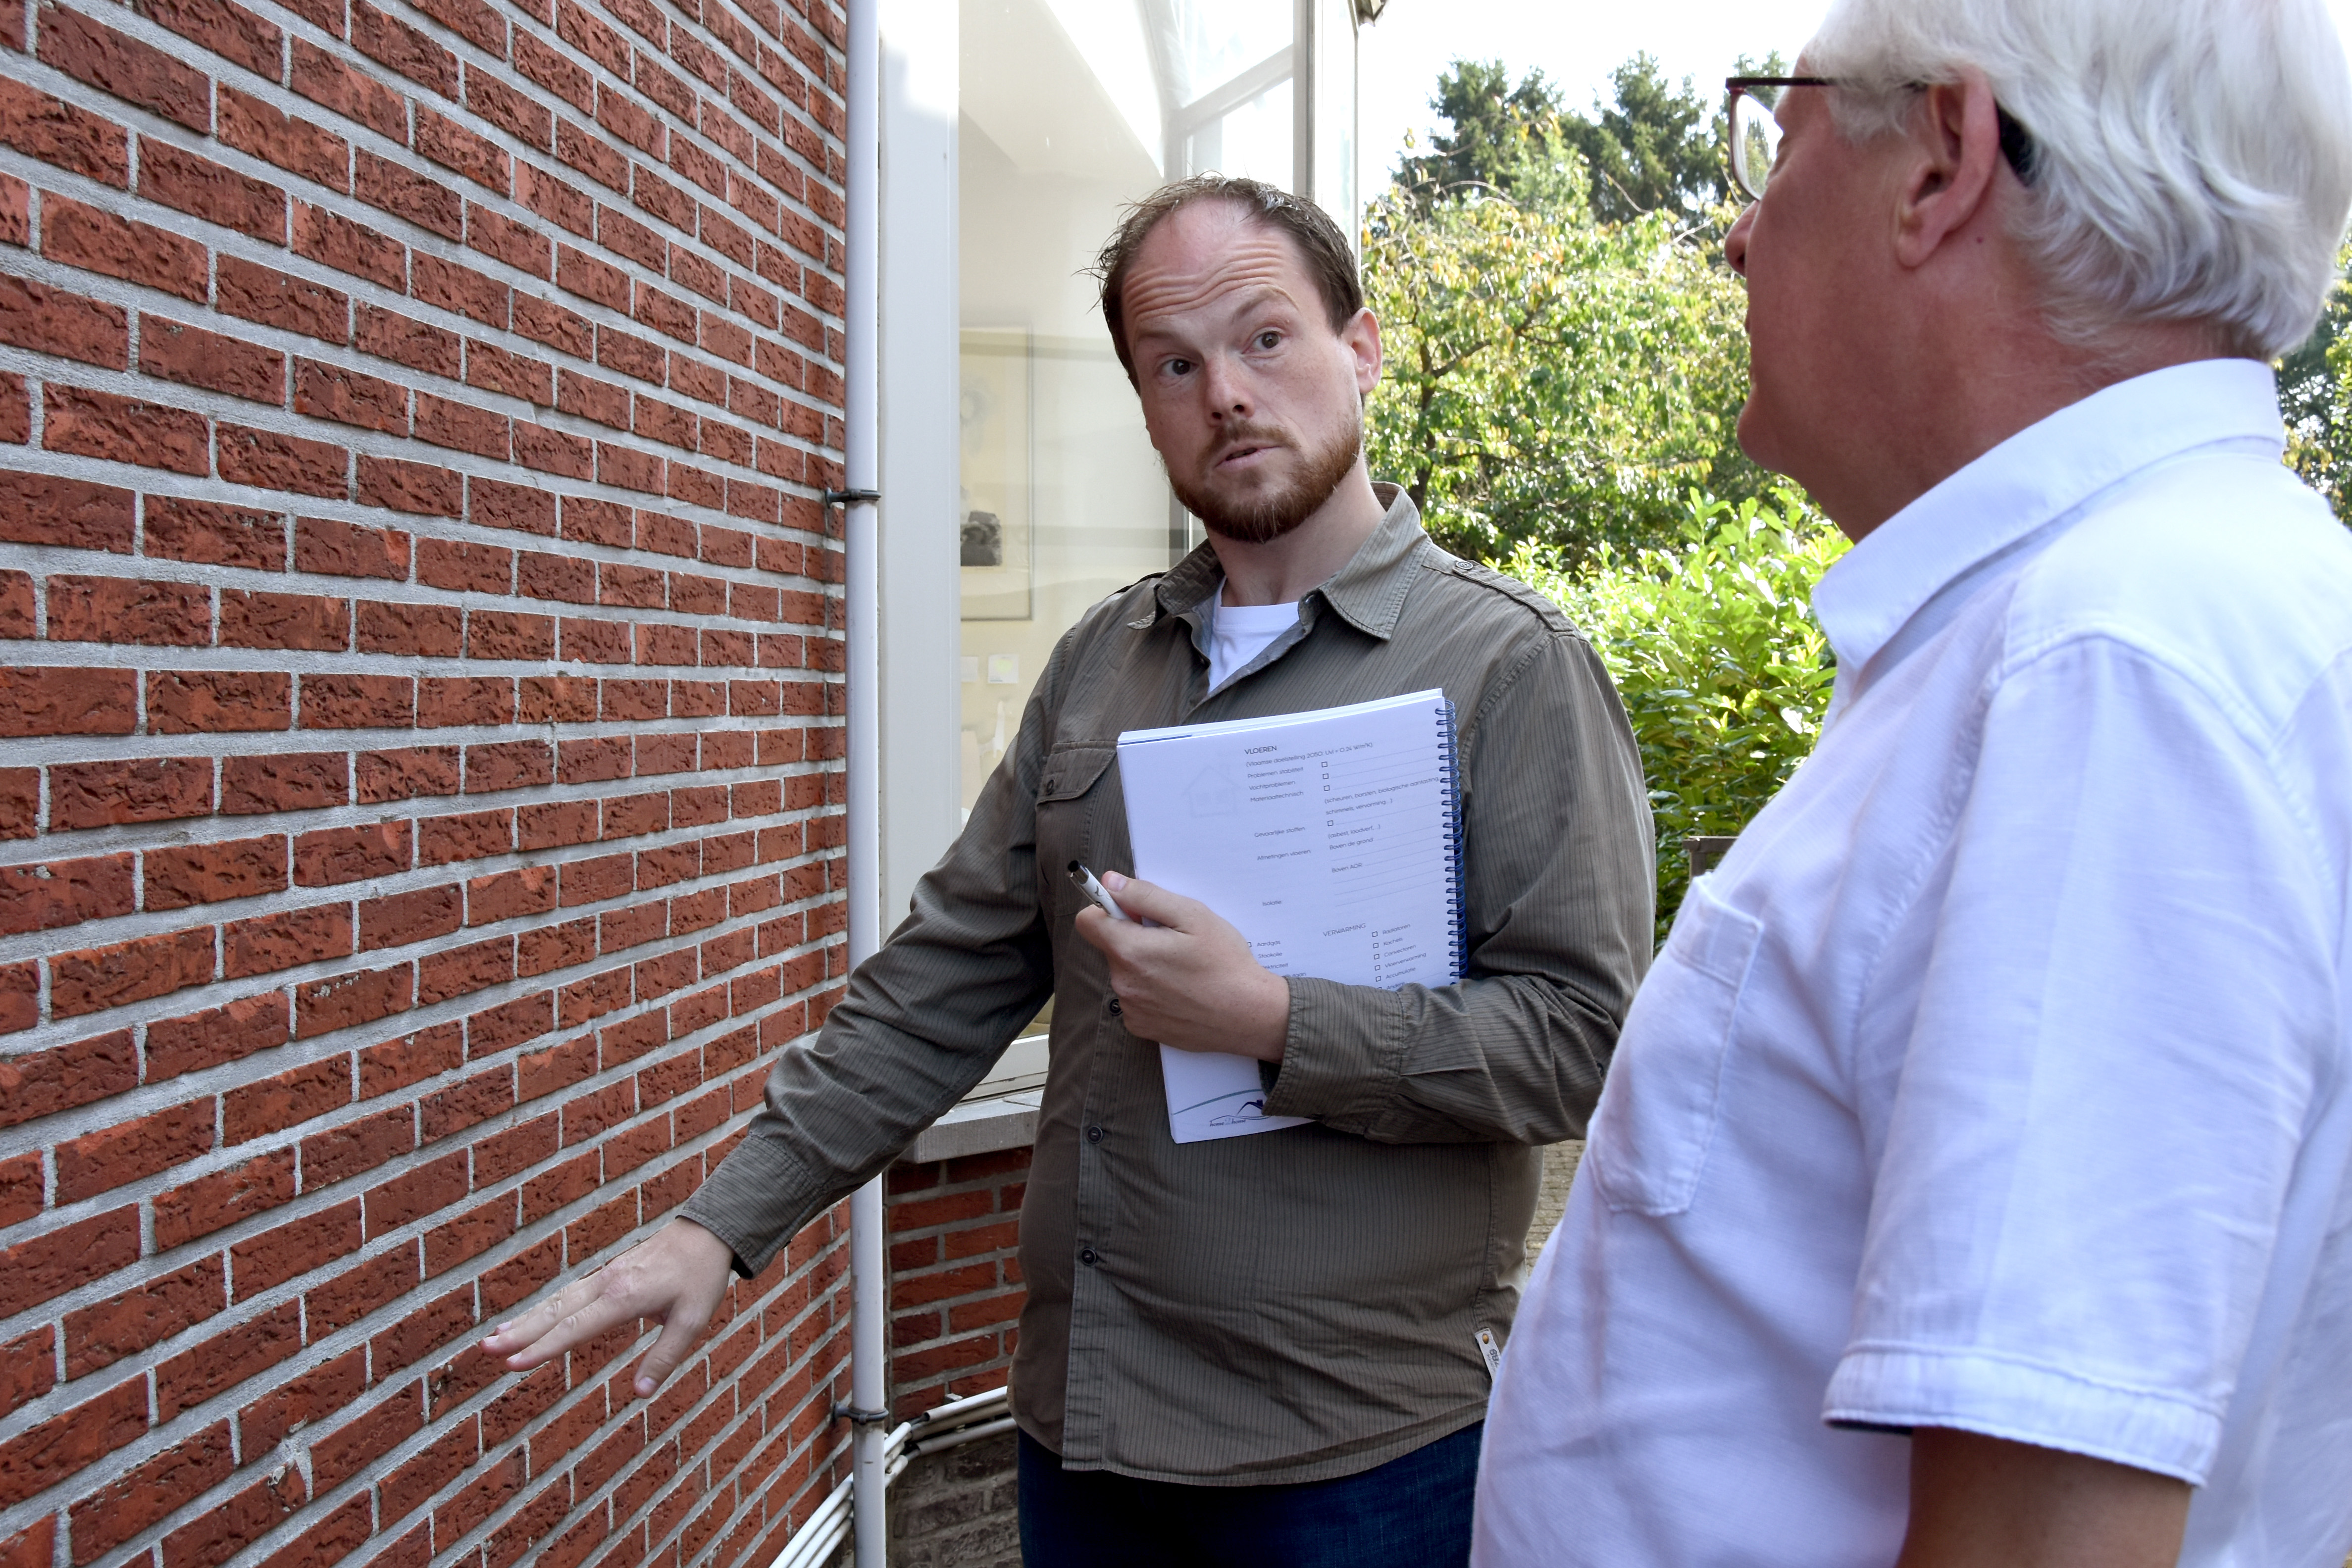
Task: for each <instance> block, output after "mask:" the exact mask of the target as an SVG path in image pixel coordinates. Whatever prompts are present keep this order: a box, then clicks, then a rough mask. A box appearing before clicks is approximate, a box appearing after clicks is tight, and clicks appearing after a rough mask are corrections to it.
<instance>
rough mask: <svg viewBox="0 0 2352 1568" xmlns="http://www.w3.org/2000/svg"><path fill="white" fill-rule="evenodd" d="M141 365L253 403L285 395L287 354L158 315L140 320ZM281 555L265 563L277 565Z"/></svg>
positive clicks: (277, 400) (275, 567)
mask: <svg viewBox="0 0 2352 1568" xmlns="http://www.w3.org/2000/svg"><path fill="white" fill-rule="evenodd" d="M139 368H140V369H141V370H142V371H145V372H146V373H147V374H149V375H151V376H161V377H162V378H163V379H164V380H165V381H173V382H181V383H183V384H184V385H187V386H194V387H203V388H204V389H205V391H207V392H223V393H226V395H228V396H230V397H241V398H245V399H247V400H249V401H251V402H266V403H271V404H276V403H281V402H284V401H285V398H286V356H285V355H283V354H281V353H279V352H278V350H275V349H265V348H263V347H261V346H260V345H258V344H256V343H248V342H245V341H243V340H240V339H236V338H229V337H224V336H223V335H221V334H220V333H218V332H207V331H205V329H202V328H201V327H191V326H188V325H186V324H185V323H183V322H179V321H167V320H165V319H163V318H162V317H160V316H142V317H141V318H140V319H139ZM282 564H283V561H282V559H280V560H278V561H273V562H272V563H271V564H270V566H269V567H268V570H273V571H274V570H279V568H280V567H281V566H282Z"/></svg>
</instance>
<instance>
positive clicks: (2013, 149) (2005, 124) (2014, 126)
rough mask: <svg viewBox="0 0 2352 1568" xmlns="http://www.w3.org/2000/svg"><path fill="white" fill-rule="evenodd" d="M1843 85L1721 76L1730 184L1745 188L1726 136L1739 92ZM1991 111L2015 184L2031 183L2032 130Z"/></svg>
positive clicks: (1918, 86)
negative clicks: (1995, 119) (1763, 88)
mask: <svg viewBox="0 0 2352 1568" xmlns="http://www.w3.org/2000/svg"><path fill="white" fill-rule="evenodd" d="M1846 85H1848V84H1847V83H1845V82H1844V81H1843V80H1842V79H1841V78H1837V77H1726V78H1723V89H1724V100H1723V127H1724V137H1725V146H1724V157H1725V160H1726V161H1727V162H1728V163H1729V164H1730V166H1731V183H1733V184H1734V185H1737V186H1738V187H1739V189H1741V190H1742V191H1746V190H1747V189H1748V187H1747V185H1746V183H1743V182H1742V181H1741V180H1740V178H1739V166H1738V157H1737V156H1736V155H1735V149H1733V148H1732V146H1731V145H1730V137H1731V135H1732V134H1733V132H1732V129H1731V128H1732V125H1733V124H1734V122H1735V121H1736V120H1738V113H1739V95H1740V94H1742V93H1744V92H1747V91H1748V90H1749V89H1752V88H1759V87H1843V86H1846ZM1903 85H1904V87H1905V88H1906V89H1907V90H1909V91H1912V92H1925V91H1926V90H1927V87H1928V85H1929V84H1927V82H1923V81H1915V82H1906V83H1904V84H1903ZM1758 101H1759V103H1760V102H1762V99H1758ZM1993 113H1994V114H1995V115H1996V116H1997V117H1998V119H1997V123H1998V124H1999V126H2000V155H2001V157H2002V158H2003V159H2005V160H2007V162H2008V163H2009V166H2010V169H2011V172H2014V173H2015V174H2016V175H2017V180H2018V183H2020V184H2021V185H2031V184H2032V183H2033V181H2034V178H2035V176H2036V175H2038V174H2040V173H2041V172H2042V171H2041V167H2040V164H2041V147H2040V145H2039V144H2038V143H2036V142H2035V141H2034V140H2033V132H2032V131H2028V130H2026V129H2025V126H2024V124H2023V122H2022V121H2021V120H2019V119H2018V118H2017V117H2016V116H2015V115H2013V114H2011V113H2010V112H2009V110H2005V109H2003V108H2001V107H2000V105H1999V104H1997V103H1996V104H1994V105H1993ZM1750 194H1753V193H1750Z"/></svg>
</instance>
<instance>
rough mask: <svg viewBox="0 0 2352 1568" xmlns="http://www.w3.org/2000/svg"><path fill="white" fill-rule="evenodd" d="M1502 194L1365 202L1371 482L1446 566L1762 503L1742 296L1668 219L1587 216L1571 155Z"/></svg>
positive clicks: (1568, 559)
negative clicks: (1694, 501)
mask: <svg viewBox="0 0 2352 1568" xmlns="http://www.w3.org/2000/svg"><path fill="white" fill-rule="evenodd" d="M1556 172H1557V173H1558V180H1559V183H1558V185H1557V188H1555V189H1550V190H1546V191H1543V192H1539V193H1535V194H1534V195H1532V196H1531V197H1530V198H1529V199H1528V200H1526V201H1513V200H1508V199H1505V198H1502V197H1498V196H1492V195H1485V194H1479V195H1474V196H1469V197H1456V198H1452V199H1448V200H1444V201H1441V202H1439V203H1437V204H1434V205H1430V206H1425V207H1424V206H1423V205H1422V204H1420V203H1418V202H1417V201H1415V200H1414V199H1413V198H1412V196H1411V195H1410V194H1408V195H1405V196H1403V197H1401V198H1391V200H1389V201H1387V202H1384V203H1381V204H1376V205H1375V207H1374V208H1373V210H1372V212H1371V213H1370V223H1369V225H1368V227H1367V231H1366V235H1365V242H1364V282H1365V288H1366V292H1367V295H1368V297H1369V302H1370V305H1371V307H1372V309H1373V311H1374V313H1375V314H1376V315H1377V316H1378V317H1379V318H1380V320H1381V329H1382V334H1383V338H1384V340H1385V344H1386V348H1387V350H1388V368H1387V370H1386V371H1385V372H1384V373H1383V375H1382V378H1381V385H1380V387H1379V389H1378V390H1377V391H1375V392H1374V393H1373V394H1372V401H1371V407H1370V418H1369V420H1368V428H1369V444H1370V457H1371V461H1372V468H1373V472H1374V473H1376V474H1378V475H1380V476H1381V477H1383V478H1390V479H1394V480H1396V481H1398V482H1399V483H1401V484H1402V485H1403V486H1405V488H1406V490H1407V491H1408V492H1409V493H1410V494H1411V495H1412V497H1413V500H1414V503H1415V504H1416V505H1417V506H1419V507H1421V510H1422V515H1423V517H1424V518H1425V519H1426V520H1427V522H1428V525H1429V528H1430V530H1431V532H1432V533H1433V534H1434V535H1435V536H1436V537H1437V538H1438V539H1439V540H1440V542H1442V543H1443V544H1444V546H1445V547H1446V548H1447V549H1451V550H1454V551H1455V552H1456V553H1458V554H1462V555H1467V556H1472V557H1475V558H1477V559H1485V560H1500V559H1503V558H1504V557H1506V556H1508V555H1509V554H1510V553H1511V552H1512V551H1513V550H1514V549H1517V547H1518V546H1519V545H1520V544H1521V543H1523V542H1524V543H1533V544H1536V545H1538V546H1540V547H1541V548H1543V549H1548V550H1550V551H1552V552H1554V553H1556V554H1557V555H1558V556H1559V559H1561V560H1562V561H1563V562H1564V563H1566V564H1568V565H1570V566H1575V565H1578V564H1580V563H1581V562H1582V561H1583V560H1584V559H1586V558H1587V557H1588V556H1589V555H1590V554H1591V551H1592V550H1593V549H1595V548H1597V547H1598V546H1600V545H1601V544H1604V543H1608V544H1613V545H1615V546H1616V547H1617V548H1618V549H1620V550H1628V549H1633V548H1635V547H1637V546H1638V545H1640V544H1642V543H1643V542H1647V541H1649V540H1652V539H1654V538H1660V537H1663V536H1664V534H1665V533H1670V532H1671V531H1672V529H1673V528H1675V526H1676V524H1677V520H1678V519H1679V518H1680V517H1681V516H1682V511H1683V495H1684V492H1685V491H1686V490H1689V489H1692V488H1706V489H1710V490H1712V491H1714V492H1715V493H1716V494H1717V495H1721V496H1724V497H1728V498H1730V499H1732V500H1734V501H1737V500H1739V499H1742V498H1745V497H1749V496H1760V495H1762V494H1764V493H1765V489H1766V485H1767V479H1766V476H1764V475H1763V474H1762V472H1761V471H1760V470H1759V469H1757V468H1756V467H1755V465H1753V464H1751V463H1749V462H1748V460H1747V458H1746V457H1744V456H1743V455H1740V453H1739V451H1738V445H1737V443H1736V441H1735V439H1734V436H1733V426H1734V423H1735V422H1736V420H1737V418H1738V410H1739V407H1740V405H1741V403H1742V402H1744V401H1745V399H1746V396H1747V379H1748V350H1747V339H1746V335H1745V333H1744V331H1743V329H1742V319H1743V317H1744V313H1745V310H1746V299H1745V296H1744V294H1743V292H1742V289H1741V287H1740V284H1739V281H1738V279H1737V278H1736V277H1732V275H1731V274H1730V273H1729V272H1728V271H1727V269H1726V268H1725V267H1723V265H1722V263H1721V259H1720V256H1719V254H1718V252H1717V249H1716V247H1715V246H1714V245H1713V243H1712V241H1711V240H1710V239H1708V238H1706V236H1704V235H1694V234H1692V233H1690V232H1687V231H1686V230H1685V228H1684V227H1682V226H1681V225H1680V221H1679V218H1678V216H1677V215H1676V214H1668V213H1665V212H1663V211H1661V212H1655V213H1650V214H1643V215H1642V216H1640V217H1637V218H1634V219H1633V220H1630V221H1628V222H1624V223H1615V224H1611V223H1602V222H1600V221H1598V220H1597V219H1596V218H1595V217H1594V216H1593V214H1592V212H1591V205H1590V203H1589V202H1588V200H1587V199H1586V190H1585V179H1586V176H1585V173H1584V171H1583V169H1582V167H1581V165H1580V162H1578V161H1575V160H1570V162H1567V163H1566V164H1564V165H1560V166H1559V167H1558V169H1557V171H1556Z"/></svg>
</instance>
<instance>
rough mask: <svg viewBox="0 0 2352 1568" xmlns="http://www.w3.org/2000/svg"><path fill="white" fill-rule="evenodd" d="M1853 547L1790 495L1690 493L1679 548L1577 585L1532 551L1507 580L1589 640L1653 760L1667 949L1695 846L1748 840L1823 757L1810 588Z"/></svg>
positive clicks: (1585, 577) (1618, 558) (1590, 574)
mask: <svg viewBox="0 0 2352 1568" xmlns="http://www.w3.org/2000/svg"><path fill="white" fill-rule="evenodd" d="M1845 546H1846V541H1845V538H1844V536H1843V535H1842V534H1840V533H1839V532H1838V531H1837V530H1836V529H1835V528H1832V527H1831V526H1830V524H1829V523H1828V522H1827V520H1826V519H1824V518H1823V517H1822V516H1821V515H1820V514H1819V513H1818V512H1816V511H1814V510H1813V509H1812V508H1811V507H1810V506H1808V505H1807V504H1806V502H1805V500H1804V499H1803V497H1801V496H1799V495H1798V494H1796V493H1795V492H1793V491H1789V490H1781V491H1778V492H1776V493H1775V494H1774V495H1773V496H1772V497H1771V498H1770V499H1769V501H1768V500H1764V499H1759V498H1757V497H1749V498H1748V499H1747V500H1744V501H1741V502H1739V503H1738V504H1737V505H1734V504H1733V503H1731V502H1728V501H1724V500H1718V499H1717V498H1715V497H1708V496H1702V495H1698V494H1696V493H1693V494H1692V495H1690V496H1688V497H1685V503H1684V512H1683V518H1682V523H1681V526H1680V528H1678V529H1677V530H1676V531H1675V535H1674V537H1673V538H1672V541H1671V542H1670V543H1666V544H1661V545H1654V546H1650V547H1647V548H1643V549H1640V550H1637V551H1634V552H1632V553H1627V554H1621V553H1620V552H1618V551H1617V550H1616V549H1612V548H1604V549H1601V551H1600V552H1599V553H1598V554H1597V555H1596V556H1595V557H1594V559H1592V561H1591V564H1590V565H1589V567H1587V568H1586V569H1585V570H1580V571H1575V570H1564V569H1563V567H1562V566H1561V563H1560V562H1559V559H1558V558H1557V557H1556V556H1548V555H1546V554H1545V553H1544V552H1543V551H1542V550H1540V549H1538V548H1535V547H1533V546H1526V545H1523V546H1521V547H1520V549H1518V551H1517V553H1516V554H1515V555H1513V556H1512V557H1511V559H1509V560H1508V561H1507V562H1506V563H1505V565H1504V570H1507V571H1508V572H1509V573H1510V574H1511V575H1512V576H1514V577H1517V578H1518V579H1519V580H1522V581H1524V582H1527V583H1529V584H1531V585H1532V586H1534V587H1535V588H1537V589H1538V590H1539V591H1542V592H1544V593H1546V594H1548V595H1549V596H1550V598H1551V599H1552V600H1553V601H1555V602H1557V603H1558V604H1559V607H1560V608H1561V610H1563V611H1564V612H1566V613H1567V615H1568V618H1569V620H1570V622H1573V623H1574V624H1575V625H1576V626H1577V627H1578V628H1579V629H1580V631H1582V632H1584V634H1585V635H1586V637H1588V638H1589V639H1591V643H1592V646H1593V648H1594V649H1595V651H1597V652H1598V653H1600V655H1601V660H1602V662H1603V663H1604V664H1607V666H1608V668H1609V674H1610V678H1611V679H1612V680H1613V681H1615V682H1616V684H1617V690H1618V694H1619V695H1620V696H1621V697H1622V698H1623V700H1624V704H1625V713H1626V716H1627V717H1628V718H1629V719H1631V720H1632V721H1633V736H1634V738H1635V739H1636V740H1637V741H1638V742H1639V743H1640V745H1641V748H1642V770H1643V774H1644V775H1646V776H1647V777H1648V779H1650V783H1651V788H1650V808H1651V810H1652V812H1653V813H1654V815H1655V818H1656V821H1657V834H1658V938H1659V940H1661V941H1663V940H1664V937H1665V933H1666V927H1667V925H1669V924H1670V923H1671V922H1672V920H1673V918H1674V913H1675V909H1676V908H1677V907H1678V906H1679V905H1680V904H1681V903H1682V897H1683V892H1684V889H1685V887H1686V886H1687V885H1688V883H1689V880H1690V866H1689V860H1688V858H1687V856H1686V854H1685V850H1684V846H1683V840H1684V839H1685V838H1686V837H1688V836H1689V835H1691V834H1693V833H1725V834H1730V833H1737V832H1738V831H1740V829H1742V828H1743V827H1745V826H1746V825H1747V824H1748V821H1750V820H1751V819H1753V818H1754V817H1755V815H1756V813H1757V812H1758V811H1759V810H1762V809H1763V807H1764V803H1765V802H1766V801H1768V800H1770V799H1771V798H1772V796H1773V795H1774V794H1775V793H1776V792H1778V791H1779V789H1780V787H1781V786H1782V785H1783V784H1785V783H1787V782H1788V780H1789V777H1790V774H1792V773H1794V772H1795V771H1796V768H1797V764H1798V763H1800V762H1801V761H1803V760H1804V758H1805V757H1806V755H1807V754H1808V753H1810V752H1811V750H1812V747H1813V741H1814V737H1816V736H1817V735H1818V734H1819V732H1820V729H1821V724H1822V714H1823V712H1824V711H1825V710H1826V709H1827V707H1828V706H1829V698H1830V688H1831V686H1832V684H1833V680H1834V675H1835V672H1834V669H1833V668H1832V656H1831V654H1830V651H1829V643H1828V639H1827V638H1825V637H1824V636H1822V631H1821V628H1820V627H1819V626H1817V625H1816V624H1814V622H1813V619H1812V612H1811V605H1810V600H1811V594H1812V590H1813V584H1814V583H1815V582H1817V581H1819V580H1820V579H1821V575H1822V572H1824V571H1826V570H1829V568H1830V565H1831V563H1832V562H1833V561H1835V560H1836V559H1837V558H1838V557H1839V556H1840V555H1841V554H1843V552H1844V550H1845Z"/></svg>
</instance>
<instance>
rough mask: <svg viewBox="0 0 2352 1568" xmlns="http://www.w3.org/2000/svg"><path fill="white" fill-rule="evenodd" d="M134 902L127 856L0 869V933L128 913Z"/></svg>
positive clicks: (106, 856)
mask: <svg viewBox="0 0 2352 1568" xmlns="http://www.w3.org/2000/svg"><path fill="white" fill-rule="evenodd" d="M134 902H135V899H134V897H133V894H132V890H131V857H130V856H129V855H127V854H120V855H94V856H91V857H89V858H88V859H84V860H61V861H50V862H47V863H46V864H40V865H16V866H8V867H5V868H0V935H5V936H18V935H21V934H22V933H25V932H27V931H52V930H55V929H57V928H58V927H59V926H64V925H79V924H80V923H81V922H82V921H85V920H102V919H105V918H107V917H109V916H110V915H128V914H130V913H131V908H132V905H133V904H134Z"/></svg>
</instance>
